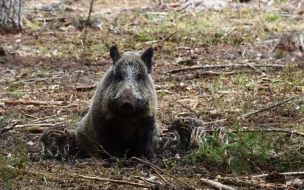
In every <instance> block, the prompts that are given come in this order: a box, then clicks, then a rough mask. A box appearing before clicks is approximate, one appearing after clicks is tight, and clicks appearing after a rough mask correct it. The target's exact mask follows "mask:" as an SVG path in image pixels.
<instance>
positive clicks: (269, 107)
mask: <svg viewBox="0 0 304 190" xmlns="http://www.w3.org/2000/svg"><path fill="white" fill-rule="evenodd" d="M297 97H299V96H294V97H291V98H288V99H287V100H284V101H281V102H278V103H276V104H274V105H271V106H268V107H266V108H263V109H260V110H256V111H252V112H249V113H246V114H244V115H242V116H241V118H246V117H248V116H250V115H253V114H256V113H260V112H263V111H266V110H269V109H271V108H274V107H277V106H279V105H281V104H284V103H286V102H288V101H290V100H293V99H295V98H297Z"/></svg>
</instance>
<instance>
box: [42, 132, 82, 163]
mask: <svg viewBox="0 0 304 190" xmlns="http://www.w3.org/2000/svg"><path fill="white" fill-rule="evenodd" d="M39 142H40V144H41V146H42V149H43V151H44V152H45V154H49V155H50V156H52V157H53V156H54V155H53V153H52V152H51V150H50V149H51V148H52V147H57V154H56V155H55V156H57V155H58V152H60V153H61V154H62V156H63V157H67V156H68V154H69V147H70V146H72V145H75V144H76V130H74V129H67V128H65V127H50V128H47V129H45V130H44V131H43V133H42V134H41V136H40V138H39Z"/></svg>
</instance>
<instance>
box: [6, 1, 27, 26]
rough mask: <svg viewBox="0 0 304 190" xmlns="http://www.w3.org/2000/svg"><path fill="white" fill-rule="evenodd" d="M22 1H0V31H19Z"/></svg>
mask: <svg viewBox="0 0 304 190" xmlns="http://www.w3.org/2000/svg"><path fill="white" fill-rule="evenodd" d="M23 6H24V0H0V29H1V30H3V31H21V30H22V28H23V23H22V16H23Z"/></svg>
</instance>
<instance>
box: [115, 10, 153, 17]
mask: <svg viewBox="0 0 304 190" xmlns="http://www.w3.org/2000/svg"><path fill="white" fill-rule="evenodd" d="M126 11H131V12H139V13H141V14H143V15H145V16H149V15H148V14H147V13H146V12H144V11H142V10H139V9H134V8H132V9H123V10H121V11H120V12H119V13H118V14H117V15H116V16H115V17H114V19H113V20H117V18H118V17H119V16H120V15H121V14H122V13H123V12H126Z"/></svg>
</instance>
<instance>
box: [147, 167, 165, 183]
mask: <svg viewBox="0 0 304 190" xmlns="http://www.w3.org/2000/svg"><path fill="white" fill-rule="evenodd" d="M150 167H151V168H152V169H153V170H154V171H155V173H156V174H157V175H158V176H159V177H160V178H161V179H162V180H163V181H164V182H165V183H166V184H168V181H167V180H166V179H165V178H164V177H163V176H162V175H160V173H158V171H157V170H156V168H154V167H153V166H150Z"/></svg>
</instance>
